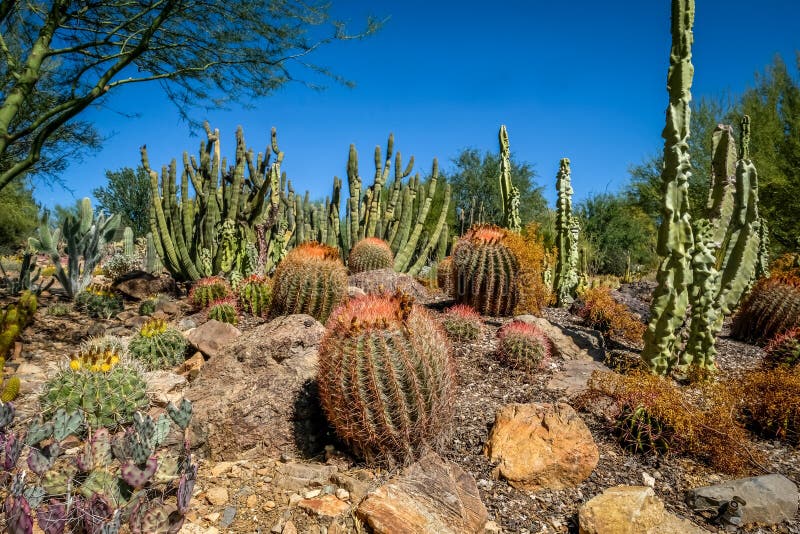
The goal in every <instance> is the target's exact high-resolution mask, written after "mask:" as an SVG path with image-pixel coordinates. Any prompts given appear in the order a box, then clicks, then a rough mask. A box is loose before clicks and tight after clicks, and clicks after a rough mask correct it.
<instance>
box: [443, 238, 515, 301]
mask: <svg viewBox="0 0 800 534" xmlns="http://www.w3.org/2000/svg"><path fill="white" fill-rule="evenodd" d="M508 236H509V234H508V231H507V230H504V229H503V228H500V227H498V226H493V225H476V226H473V227H472V228H470V230H469V231H468V232H467V233H466V234H464V237H462V238H461V239H460V240H459V241H458V242H457V243H456V245H455V247H454V248H453V254H452V257H453V266H454V268H453V272H454V274H455V276H456V280H455V283H456V288H455V295H454V296H455V299H456V302H458V303H460V304H469V305H470V306H472V307H473V308H475V310H477V311H478V312H479V313H481V314H482V315H491V316H509V315H511V314H513V313H514V308H515V307H516V305H517V300H518V299H519V287H518V286H519V261H518V260H517V257H516V255H515V254H514V253H513V252H512V251H511V249H510V248H509V247H508V243H507V239H508Z"/></svg>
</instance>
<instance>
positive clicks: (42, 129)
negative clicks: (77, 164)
mask: <svg viewBox="0 0 800 534" xmlns="http://www.w3.org/2000/svg"><path fill="white" fill-rule="evenodd" d="M328 9H329V4H327V3H317V2H291V1H289V0H269V1H267V0H255V1H249V0H232V1H226V2H223V1H221V0H196V1H192V2H187V1H185V0H152V1H148V2H129V1H127V0H98V1H95V2H83V1H80V2H79V1H75V0H43V1H40V2H20V1H16V0H3V2H0V83H2V87H0V95H2V96H0V189H2V188H3V187H5V186H6V185H8V184H9V183H10V182H11V181H12V180H14V179H15V178H18V177H21V176H23V175H25V174H26V173H28V172H31V171H32V170H35V166H36V165H37V163H39V162H40V161H41V159H42V157H43V156H46V150H47V148H48V142H50V141H52V139H53V138H54V136H56V135H58V134H59V132H62V133H64V132H65V127H67V126H69V125H70V124H75V123H74V121H75V120H76V117H78V116H79V115H80V113H81V112H82V111H84V110H85V109H86V108H87V107H89V106H90V105H93V104H97V103H98V102H99V101H101V100H102V99H104V98H106V97H107V95H109V94H111V93H113V92H115V90H116V89H117V88H119V87H122V86H124V85H128V84H132V83H142V82H158V83H159V84H160V85H161V87H162V88H163V89H164V91H165V92H166V94H167V96H168V97H169V99H170V100H171V101H172V102H173V103H175V104H176V105H177V106H178V109H179V110H180V113H181V116H182V117H183V118H184V119H187V120H188V119H189V111H190V110H191V109H192V108H194V107H197V106H202V105H203V104H206V105H208V106H209V108H210V107H213V108H218V107H220V106H221V105H225V104H226V103H227V102H235V101H241V100H243V99H245V98H255V97H261V96H266V95H269V94H271V93H272V92H273V91H274V90H275V89H277V88H278V87H281V86H282V85H284V84H286V83H287V82H290V81H294V80H296V79H297V78H296V74H295V72H296V70H297V69H306V73H308V72H309V70H308V69H311V72H313V73H314V74H315V75H317V74H321V75H323V76H327V77H328V78H327V79H334V80H336V81H342V82H344V80H342V79H341V78H339V77H338V76H336V75H335V74H333V73H331V72H330V71H328V70H327V69H325V68H324V67H320V66H318V65H313V64H311V63H309V58H308V56H309V54H310V53H312V52H313V51H314V50H315V49H317V48H318V47H320V46H323V45H325V44H328V43H331V42H333V41H341V40H347V39H353V38H356V37H363V36H365V35H367V34H370V33H372V32H373V31H375V30H376V29H377V27H378V24H377V23H375V22H374V21H372V20H368V21H367V25H366V28H365V30H364V31H363V32H362V33H359V34H358V35H350V34H348V33H347V31H346V29H345V27H344V26H343V25H342V24H341V23H339V22H337V21H335V20H332V19H331V17H330V15H329V13H328ZM325 33H327V35H324V34H325ZM311 79H312V80H313V79H318V77H317V78H314V77H312V78H311ZM305 83H307V84H309V85H313V84H314V83H315V82H313V81H308V80H307V81H306V82H305ZM43 99H44V100H46V102H47V105H46V106H45V105H41V102H42V100H43Z"/></svg>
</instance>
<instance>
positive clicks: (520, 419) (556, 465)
mask: <svg viewBox="0 0 800 534" xmlns="http://www.w3.org/2000/svg"><path fill="white" fill-rule="evenodd" d="M484 452H485V453H486V455H487V456H488V457H489V460H490V461H492V462H493V463H497V466H496V467H495V470H494V475H495V476H499V477H503V478H505V479H506V480H508V483H509V484H511V485H512V486H514V487H515V488H519V489H525V490H531V491H537V490H540V489H564V488H569V487H572V486H576V485H578V484H580V483H581V482H583V481H584V480H585V479H586V478H587V477H588V476H589V475H590V474H591V473H592V470H593V469H594V468H595V466H596V465H597V462H598V461H599V459H600V452H599V451H598V449H597V445H596V444H595V442H594V439H592V434H591V433H590V432H589V429H588V428H587V427H586V424H585V423H584V422H583V420H582V419H581V418H580V416H578V414H577V413H576V412H575V410H573V409H572V407H571V406H569V405H568V404H563V403H559V404H508V405H506V406H503V407H502V408H500V410H498V411H497V414H496V415H495V421H494V426H493V427H492V431H491V433H490V434H489V439H488V440H487V442H486V446H485V448H484Z"/></svg>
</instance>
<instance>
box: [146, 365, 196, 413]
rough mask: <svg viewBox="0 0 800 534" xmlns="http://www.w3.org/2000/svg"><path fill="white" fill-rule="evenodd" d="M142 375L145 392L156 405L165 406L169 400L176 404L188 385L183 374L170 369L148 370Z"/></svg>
mask: <svg viewBox="0 0 800 534" xmlns="http://www.w3.org/2000/svg"><path fill="white" fill-rule="evenodd" d="M144 377H145V381H146V382H147V393H148V394H149V395H150V397H151V398H152V400H153V403H154V404H155V405H156V406H166V405H167V404H168V403H169V402H170V401H171V402H173V403H176V404H177V403H178V402H180V399H181V398H182V397H183V390H184V389H185V388H186V386H187V385H188V382H187V380H186V377H185V376H182V375H179V374H177V373H173V372H172V371H161V370H159V371H149V372H147V373H145V374H144Z"/></svg>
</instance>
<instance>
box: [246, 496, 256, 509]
mask: <svg viewBox="0 0 800 534" xmlns="http://www.w3.org/2000/svg"><path fill="white" fill-rule="evenodd" d="M245 504H247V507H248V508H255V507H256V505H257V504H258V496H257V495H255V494H253V495H250V496H249V497H248V498H247V502H246V503H245Z"/></svg>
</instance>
